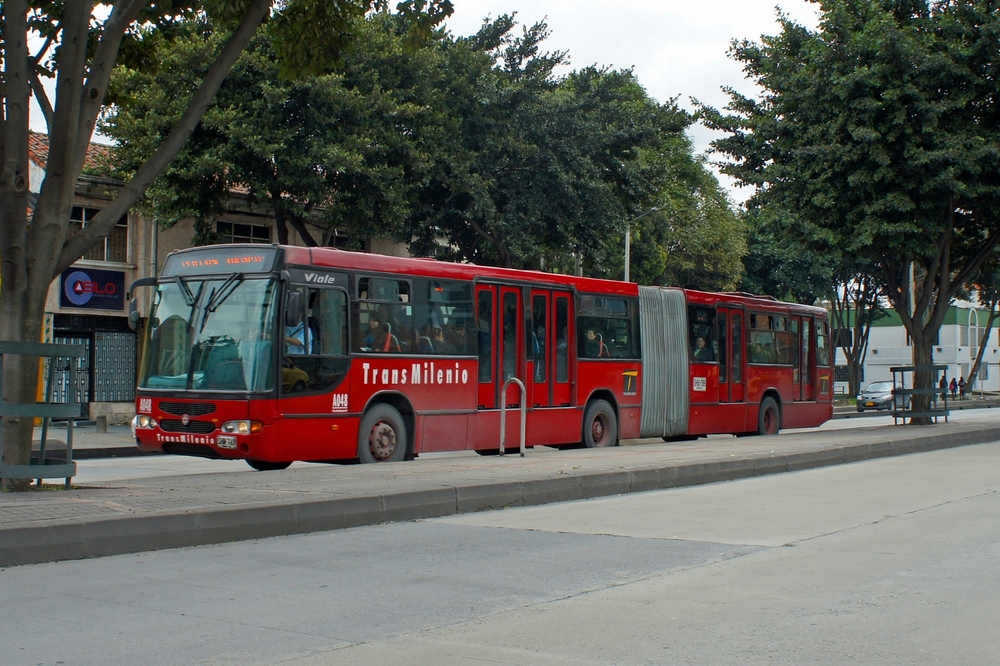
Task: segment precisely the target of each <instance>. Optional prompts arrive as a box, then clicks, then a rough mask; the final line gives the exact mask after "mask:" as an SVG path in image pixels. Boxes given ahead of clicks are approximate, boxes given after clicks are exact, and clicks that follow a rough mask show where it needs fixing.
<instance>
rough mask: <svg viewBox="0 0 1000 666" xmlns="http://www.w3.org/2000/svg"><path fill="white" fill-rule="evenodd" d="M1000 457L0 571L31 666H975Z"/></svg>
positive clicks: (991, 578)
mask: <svg viewBox="0 0 1000 666" xmlns="http://www.w3.org/2000/svg"><path fill="white" fill-rule="evenodd" d="M998 468H1000V444H987V445H978V446H966V447H961V448H957V449H949V450H944V451H935V452H931V453H923V454H916V455H910V456H903V457H896V458H882V459H878V460H871V461H866V462H861V463H856V464H851V465H840V466H835V467H824V468H820V469H813V470H806V471H801V472H790V473H786V474H780V475H773V476H765V477H758V478H752V479H743V480H738V481H732V482H729V483H717V484H710V485H705V486H696V487H690V488H681V489H673V490H666V491H655V492H647V493H636V494H631V495H625V496H621V497H610V498H603V499H592V500H587V501H577V502H564V503H559V504H551V505H546V506H541V507H527V508H513V509H507V510H504V511H495V512H485V513H477V514H469V515H463V516H455V517H450V518H443V519H433V520H425V521H417V522H404V523H394V524H388V525H378V526H372V527H362V528H354V529H348V530H338V531H334V532H326V533H319V534H312V535H302V536H293V537H278V538H272V539H261V540H257V541H252V542H242V543H236V544H225V545H217V546H205V547H198V548H188V549H178V550H169V551H159V552H154V553H143V554H136V555H121V556H114V557H106V558H100V559H91V560H82V561H73V562H63V563H55V564H44V565H32V566H23V567H13V568H7V569H3V570H0V589H2V590H3V591H4V594H3V598H4V603H5V606H6V607H7V608H9V609H16V611H17V612H16V613H8V614H7V615H6V617H5V622H4V624H3V625H2V626H0V654H2V655H3V659H2V661H3V663H4V664H10V665H11V666H21V665H24V666H27V665H29V664H31V665H34V664H55V663H59V662H63V663H66V664H80V665H87V664H107V663H122V664H132V663H136V664H138V663H142V664H144V666H157V665H166V664H171V665H172V664H212V665H215V664H285V665H292V666H321V665H323V666H325V665H331V664H351V665H357V666H365V665H368V664H386V663H392V664H396V665H399V666H405V665H408V664H435V665H436V664H444V665H450V664H484V663H485V664H525V665H527V664H531V665H539V664H540V665H547V664H553V665H555V664H560V665H563V664H622V665H628V664H741V665H742V664H803V663H812V664H845V663H866V664H894V665H895V664H918V663H919V664H925V663H943V664H957V665H962V664H976V665H979V664H986V663H995V662H996V655H997V654H998V653H1000V634H997V632H996V627H997V626H1000V594H998V592H1000V590H998V589H997V588H998V581H1000V555H998V553H1000V521H997V520H996V516H997V515H998V514H1000V475H998V474H997V473H996V470H997V469H998Z"/></svg>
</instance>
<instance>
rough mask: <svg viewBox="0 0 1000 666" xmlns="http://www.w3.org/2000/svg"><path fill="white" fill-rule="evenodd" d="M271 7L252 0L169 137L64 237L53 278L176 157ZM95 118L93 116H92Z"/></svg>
mask: <svg viewBox="0 0 1000 666" xmlns="http://www.w3.org/2000/svg"><path fill="white" fill-rule="evenodd" d="M270 7H271V0H252V2H251V4H250V6H249V8H248V9H247V12H246V14H245V15H244V16H243V19H242V20H241V21H240V24H239V26H238V27H237V28H236V30H235V31H234V32H233V34H232V35H231V36H230V38H229V41H227V42H226V45H225V46H224V47H223V49H222V51H221V52H220V53H219V55H218V57H217V58H216V59H215V62H213V63H212V66H211V67H210V68H209V70H208V72H207V73H206V74H205V78H204V79H203V81H202V83H201V86H199V87H198V90H197V91H196V92H195V94H194V96H193V97H192V98H191V101H190V102H189V103H188V107H187V109H186V110H185V111H184V115H182V116H181V118H180V120H178V121H177V123H176V124H175V125H174V127H173V129H171V131H170V134H169V135H168V136H167V138H166V139H165V140H164V141H163V143H162V144H160V147H159V148H158V149H157V150H156V152H155V153H153V156H152V157H150V158H149V159H148V160H147V161H146V163H145V164H143V165H142V166H141V167H140V168H139V170H138V171H137V172H136V173H135V175H134V176H133V177H132V179H131V180H130V181H129V182H128V183H126V184H125V186H124V187H123V188H121V189H120V190H119V191H118V196H117V197H116V198H115V200H114V202H112V203H111V205H109V206H108V207H106V208H104V209H103V210H101V212H100V213H98V214H97V216H95V218H94V220H93V222H91V224H89V225H87V227H86V228H85V229H84V230H83V231H82V232H80V233H79V234H76V235H75V236H73V237H71V238H68V239H67V240H66V242H65V244H64V245H63V248H62V252H61V254H60V255H59V259H58V261H57V262H56V265H55V267H54V275H58V274H59V273H60V272H62V271H63V270H64V269H66V268H67V267H69V266H70V265H71V264H72V263H73V262H74V261H76V259H78V258H79V257H81V256H83V254H84V253H85V252H86V251H87V250H88V249H89V248H91V247H93V246H94V244H95V243H96V242H97V240H98V239H100V238H103V237H104V236H107V235H108V234H109V233H110V232H111V230H112V228H113V227H114V225H115V222H116V221H117V220H118V218H120V217H121V216H122V215H124V214H125V213H127V212H128V210H129V209H130V208H131V207H132V206H133V205H134V204H135V202H136V201H138V200H139V199H140V198H141V197H142V196H143V195H144V194H145V193H146V190H147V189H148V188H149V186H150V185H151V184H152V183H153V181H154V180H155V179H156V177H157V176H159V175H160V173H161V172H162V171H163V169H165V168H166V166H167V165H168V164H169V163H170V161H171V160H173V158H174V157H176V156H177V153H179V152H180V150H181V148H183V147H184V143H185V142H186V141H187V139H188V137H189V136H191V133H192V132H193V131H194V129H195V127H197V125H198V123H199V122H201V118H202V116H204V115H205V111H206V110H207V109H208V107H209V106H210V105H211V104H212V101H213V99H214V98H215V94H216V92H218V90H219V87H220V86H221V85H222V82H223V80H225V78H226V76H227V75H228V74H229V70H230V69H232V67H233V65H234V64H235V63H236V61H237V60H238V59H239V57H240V54H241V53H242V52H243V49H244V48H246V45H247V44H248V43H249V42H250V39H251V38H252V37H253V34H254V32H255V31H256V30H257V28H258V26H260V24H261V22H262V21H263V20H264V17H265V16H266V15H267V12H268V10H269V9H270ZM95 117H96V116H95Z"/></svg>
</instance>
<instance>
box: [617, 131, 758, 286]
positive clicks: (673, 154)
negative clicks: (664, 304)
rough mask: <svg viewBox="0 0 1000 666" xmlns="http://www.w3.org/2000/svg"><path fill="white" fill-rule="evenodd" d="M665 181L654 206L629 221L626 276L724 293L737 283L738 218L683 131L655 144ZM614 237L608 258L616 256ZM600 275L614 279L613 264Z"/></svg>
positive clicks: (743, 247) (741, 243) (742, 229)
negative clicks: (629, 250)
mask: <svg viewBox="0 0 1000 666" xmlns="http://www.w3.org/2000/svg"><path fill="white" fill-rule="evenodd" d="M660 156H661V159H662V160H663V161H664V166H663V168H664V169H665V172H666V175H667V179H666V183H665V185H664V186H663V187H662V188H661V190H660V191H659V192H658V193H657V195H656V197H655V199H654V201H655V202H656V208H657V210H655V211H653V212H652V213H651V214H649V215H648V216H644V217H642V218H640V219H639V220H637V221H635V223H633V225H632V261H631V265H632V276H631V277H632V279H633V280H634V281H636V282H638V283H639V284H654V285H675V286H680V287H686V288H690V289H703V290H709V291H727V290H732V289H735V288H736V287H737V285H738V284H739V281H740V279H741V277H742V275H743V263H742V259H743V257H744V255H746V253H747V233H746V225H745V222H744V220H743V219H742V218H741V217H740V216H738V215H737V214H736V212H734V211H733V208H732V203H731V202H730V200H729V197H728V196H727V195H726V194H725V192H724V191H723V190H722V188H721V187H720V186H719V183H718V181H717V180H716V178H715V176H714V175H713V174H712V173H711V172H710V171H709V170H708V169H707V168H706V167H705V164H704V162H703V161H702V159H700V158H698V157H696V156H695V155H694V150H693V148H692V145H691V142H690V140H689V139H688V138H687V137H686V136H685V135H684V134H683V133H680V134H677V135H673V136H670V137H667V138H666V140H665V141H664V142H663V144H662V147H661V148H660ZM618 240H619V237H615V238H614V239H613V242H614V243H615V248H614V249H611V248H609V249H608V254H609V256H611V257H620V256H621V254H620V253H617V249H618V248H620V247H621V244H620V243H618V242H617V241H618ZM611 268H612V270H611V271H609V272H607V273H605V275H604V277H611V278H617V277H618V276H619V275H621V274H622V272H623V271H619V270H618V267H617V265H614V264H613V265H612V267H611Z"/></svg>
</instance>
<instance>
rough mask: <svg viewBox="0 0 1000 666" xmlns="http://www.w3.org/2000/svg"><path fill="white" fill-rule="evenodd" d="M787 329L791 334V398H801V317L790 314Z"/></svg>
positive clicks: (796, 399) (797, 399)
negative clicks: (792, 347)
mask: <svg viewBox="0 0 1000 666" xmlns="http://www.w3.org/2000/svg"><path fill="white" fill-rule="evenodd" d="M788 331H789V332H790V333H791V334H792V345H793V346H794V349H792V400H795V401H799V400H802V362H803V358H802V336H801V331H802V317H799V316H791V317H789V322H788Z"/></svg>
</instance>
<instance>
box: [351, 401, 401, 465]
mask: <svg viewBox="0 0 1000 666" xmlns="http://www.w3.org/2000/svg"><path fill="white" fill-rule="evenodd" d="M405 457H406V423H405V422H404V421H403V417H402V416H400V414H399V412H398V411H396V408H395V407H393V406H392V405H386V404H381V405H375V406H374V407H372V408H371V409H370V410H368V413H367V414H365V418H364V419H362V421H361V430H360V431H359V433H358V460H360V461H361V462H363V463H378V462H398V461H400V460H403V459H404V458H405Z"/></svg>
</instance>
